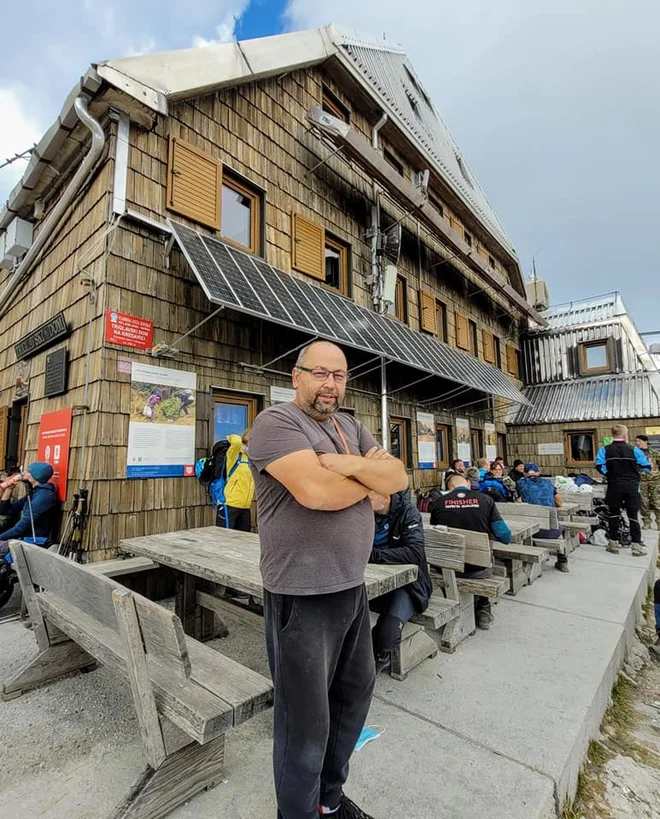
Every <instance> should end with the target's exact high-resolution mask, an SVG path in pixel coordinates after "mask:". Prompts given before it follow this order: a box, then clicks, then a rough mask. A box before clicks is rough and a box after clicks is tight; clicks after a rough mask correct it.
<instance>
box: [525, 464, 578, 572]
mask: <svg viewBox="0 0 660 819" xmlns="http://www.w3.org/2000/svg"><path fill="white" fill-rule="evenodd" d="M518 492H519V494H520V497H521V498H522V501H523V503H533V504H536V505H537V506H550V507H555V506H556V507H559V506H561V495H560V494H559V493H558V492H557V488H556V486H555V485H554V484H553V483H552V481H551V480H550V478H542V477H541V470H540V468H539V466H538V464H531V463H530V464H525V477H524V478H522V480H520V481H518ZM561 536H562V530H561V529H539V531H538V532H537V533H536V535H535V537H539V538H544V539H547V540H557V539H558V538H560V537H561ZM555 569H559V571H560V572H567V571H568V570H569V569H568V557H566V555H565V554H560V553H557V562H556V563H555Z"/></svg>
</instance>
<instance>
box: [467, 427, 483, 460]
mask: <svg viewBox="0 0 660 819" xmlns="http://www.w3.org/2000/svg"><path fill="white" fill-rule="evenodd" d="M470 445H471V446H472V463H476V462H477V459H478V458H483V456H484V435H483V432H482V431H481V430H480V429H471V430H470Z"/></svg>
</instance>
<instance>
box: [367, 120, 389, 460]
mask: <svg viewBox="0 0 660 819" xmlns="http://www.w3.org/2000/svg"><path fill="white" fill-rule="evenodd" d="M386 122H387V114H386V113H385V112H383V115H382V116H381V118H380V119H379V120H378V122H377V123H376V124H375V125H374V127H373V128H372V129H371V145H372V147H373V148H374V150H376V151H377V150H378V132H379V131H380V129H381V128H382V127H383V125H385V123H386ZM372 192H373V204H372V205H371V280H372V282H373V288H374V291H373V299H374V307H375V308H376V310H377V312H378V313H383V312H384V311H383V308H384V306H385V305H384V304H383V277H382V275H381V273H380V269H379V265H378V233H379V232H380V189H379V187H378V184H377V183H376V182H375V181H374V182H373V183H372ZM380 424H381V429H382V436H381V437H382V442H383V449H387V450H389V448H390V419H389V412H388V407H387V361H386V360H385V359H384V358H382V359H381V363H380Z"/></svg>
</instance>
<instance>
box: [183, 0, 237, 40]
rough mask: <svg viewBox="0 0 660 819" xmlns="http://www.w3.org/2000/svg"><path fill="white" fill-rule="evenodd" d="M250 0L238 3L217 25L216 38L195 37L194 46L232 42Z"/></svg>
mask: <svg viewBox="0 0 660 819" xmlns="http://www.w3.org/2000/svg"><path fill="white" fill-rule="evenodd" d="M249 2H250V0H244V2H242V3H238V4H236V6H235V7H234V8H232V9H230V10H229V11H228V12H227V13H226V14H225V16H224V17H223V18H222V20H221V22H220V24H219V25H217V26H216V27H215V32H216V34H217V37H216V38H215V39H212V40H208V39H206V37H201V36H196V37H193V42H192V44H193V47H194V48H205V47H207V46H215V45H222V44H223V43H232V42H233V41H234V39H235V35H236V24H237V23H238V21H239V20H240V18H241V15H242V14H243V13H244V12H245V9H246V8H247V7H248V5H249Z"/></svg>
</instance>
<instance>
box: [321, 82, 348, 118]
mask: <svg viewBox="0 0 660 819" xmlns="http://www.w3.org/2000/svg"><path fill="white" fill-rule="evenodd" d="M321 108H322V109H323V110H324V111H325V112H326V114H330V116H332V117H336V118H337V119H339V120H341V121H342V122H345V123H346V124H347V125H350V122H351V109H350V108H349V107H348V106H347V105H346V104H345V103H344V102H342V101H341V100H340V99H339V97H338V96H337V95H336V94H335V92H334V91H332V90H331V89H330V88H328V86H327V85H326V84H325V83H324V84H323V85H322V87H321Z"/></svg>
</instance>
